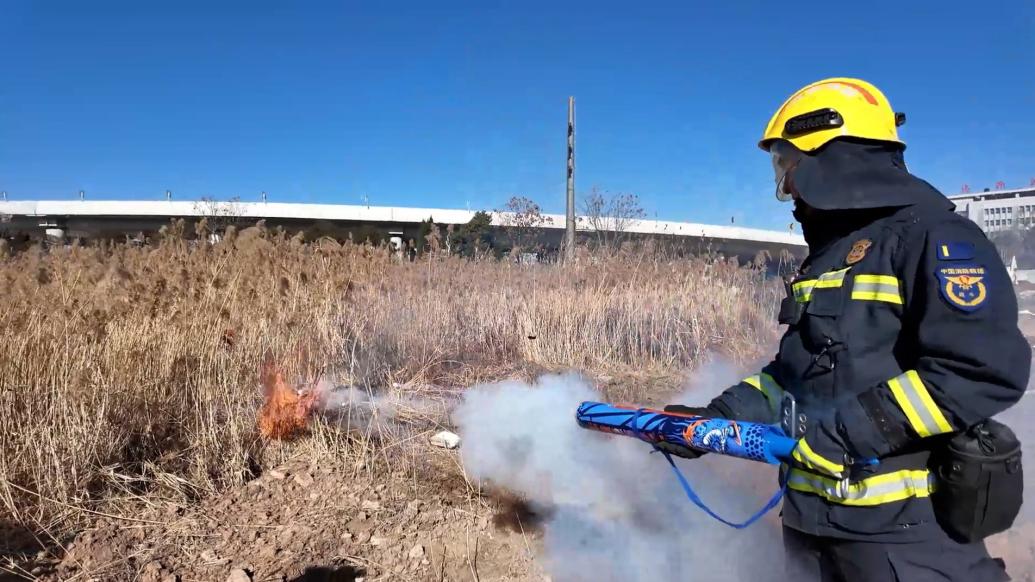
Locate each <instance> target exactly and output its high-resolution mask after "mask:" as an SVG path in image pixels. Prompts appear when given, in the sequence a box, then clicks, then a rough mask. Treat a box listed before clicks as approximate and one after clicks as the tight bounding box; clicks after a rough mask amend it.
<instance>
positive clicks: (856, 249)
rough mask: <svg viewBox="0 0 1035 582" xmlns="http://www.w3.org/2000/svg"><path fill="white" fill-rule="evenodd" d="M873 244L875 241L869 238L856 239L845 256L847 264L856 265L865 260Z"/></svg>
mask: <svg viewBox="0 0 1035 582" xmlns="http://www.w3.org/2000/svg"><path fill="white" fill-rule="evenodd" d="M872 246H873V242H872V241H871V240H870V239H868V238H863V239H859V240H857V241H855V242H854V243H852V250H850V251H848V256H846V257H845V264H846V265H854V264H856V263H858V262H859V261H861V260H863V258H864V257H865V256H866V251H868V250H870V247H872Z"/></svg>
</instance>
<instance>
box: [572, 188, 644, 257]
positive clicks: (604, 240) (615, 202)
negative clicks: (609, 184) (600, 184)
mask: <svg viewBox="0 0 1035 582" xmlns="http://www.w3.org/2000/svg"><path fill="white" fill-rule="evenodd" d="M582 213H583V216H582V217H580V218H582V220H584V221H585V223H586V224H587V225H588V226H589V228H591V229H592V230H593V233H594V234H595V236H596V240H597V245H598V246H599V247H600V248H603V249H609V250H617V249H618V248H619V247H621V245H622V242H624V241H625V239H626V238H628V234H629V228H630V227H631V226H632V225H633V223H635V222H636V221H638V220H642V219H643V218H644V217H645V216H647V213H646V211H644V209H643V207H642V206H641V205H640V197H639V196H637V195H636V194H622V193H618V194H610V193H609V192H607V191H601V190H599V189H598V188H597V187H596V186H594V187H593V189H592V190H590V192H589V194H587V195H586V196H585V197H584V198H583V200H582Z"/></svg>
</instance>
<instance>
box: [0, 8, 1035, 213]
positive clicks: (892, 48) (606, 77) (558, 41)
mask: <svg viewBox="0 0 1035 582" xmlns="http://www.w3.org/2000/svg"><path fill="white" fill-rule="evenodd" d="M0 39H3V47H4V48H3V50H2V52H0V190H6V191H7V192H8V195H9V197H10V198H12V199H14V198H17V199H30V198H71V197H74V196H75V194H76V192H78V190H80V189H84V190H85V191H86V193H87V196H88V197H89V198H93V199H124V198H150V199H160V198H162V196H163V195H164V192H165V190H166V189H171V190H172V191H173V193H174V197H175V198H178V199H197V198H199V197H201V196H214V197H217V198H228V197H232V196H240V197H241V198H242V199H246V200H247V199H257V198H258V196H259V192H260V191H262V190H265V191H267V192H269V193H270V198H271V200H274V201H299V202H338V203H353V204H354V203H361V201H362V200H363V197H364V196H366V199H367V200H369V203H370V204H379V205H405V206H441V207H453V208H464V207H470V208H472V209H477V208H484V209H492V208H498V207H501V206H502V205H503V204H504V203H505V201H506V200H507V198H508V197H509V196H510V195H512V194H520V195H525V196H528V197H530V198H533V199H535V200H537V201H538V202H540V203H541V204H542V205H543V206H544V208H546V209H547V210H549V211H555V212H562V211H563V196H564V156H565V145H564V136H565V134H564V131H565V120H566V102H567V97H568V95H574V96H575V97H576V101H577V112H578V144H577V146H578V151H577V154H578V159H577V162H578V176H577V183H576V188H577V190H578V191H579V192H580V193H581V192H584V191H586V190H588V189H589V188H590V187H591V186H594V185H596V186H598V187H600V188H603V189H606V190H610V191H614V192H633V193H636V194H638V195H639V196H640V197H641V199H642V202H643V205H644V207H645V208H646V209H647V211H648V212H649V214H650V215H651V216H652V217H654V216H657V217H658V218H662V219H673V220H691V221H701V222H714V223H729V221H730V219H731V217H736V221H737V224H745V225H750V226H757V227H763V228H783V227H786V225H787V224H788V222H790V220H791V218H790V208H789V207H787V206H786V205H780V204H779V203H778V202H776V201H775V199H774V197H773V195H772V177H771V170H770V166H769V161H768V159H767V157H766V155H765V154H764V153H763V152H761V151H760V150H758V149H757V147H756V146H755V143H756V142H757V140H758V138H759V135H760V133H761V131H762V128H763V126H764V124H765V122H766V121H767V120H768V118H769V116H770V115H771V114H772V112H773V111H774V110H775V109H776V108H777V107H778V106H779V104H780V103H781V102H782V100H783V99H784V98H786V97H787V96H788V95H789V94H790V93H792V92H793V91H794V90H795V89H797V88H798V87H800V86H801V85H804V84H806V83H808V82H811V81H814V80H817V79H820V78H823V77H828V76H837V75H845V76H858V77H862V78H864V79H867V80H870V81H872V82H874V83H876V84H877V85H878V86H879V87H881V88H882V89H883V90H884V91H885V93H887V94H888V96H889V97H890V99H891V101H892V104H893V106H894V107H895V108H896V109H898V110H902V111H905V112H906V113H907V115H908V118H909V120H908V123H907V124H906V126H905V127H904V128H902V130H903V136H904V138H905V139H906V141H907V142H908V144H909V149H908V150H907V152H906V156H907V161H908V162H909V164H910V168H911V169H912V170H913V171H914V172H915V173H917V174H918V175H920V176H922V177H924V178H925V179H927V180H929V181H931V182H932V183H933V184H934V185H935V186H937V187H939V188H940V189H942V190H943V191H945V192H946V193H953V192H957V191H959V189H960V186H961V185H962V184H964V183H968V184H970V185H971V188H972V189H975V190H978V189H981V188H984V187H986V186H989V187H990V186H993V185H994V183H995V182H996V181H998V180H1003V181H1005V182H1006V183H1007V185H1009V186H1020V185H1027V184H1028V183H1029V182H1030V180H1031V179H1032V178H1035V3H1032V2H1030V1H1025V0H1014V1H1005V2H983V3H975V2H952V1H943V2H926V1H918V2H913V1H910V2H903V1H901V0H900V1H897V2H883V1H880V0H874V1H869V2H851V3H833V2H803V1H799V2H793V3H787V2H733V1H730V2H722V3H720V2H707V3H706V2H688V1H685V0H684V1H682V2H667V1H665V2H662V1H657V2H638V3H633V2H628V1H627V2H621V3H614V2H605V1H600V0H597V1H594V2H580V3H563V2H556V1H555V2H534V1H522V2H492V1H489V0H481V1H478V2H473V1H472V2H467V1H439V2H419V3H418V2H368V3H359V2H343V1H339V2H315V1H313V2H305V1H299V2H284V1H280V2H268V1H261V0H253V1H250V2H247V3H244V2H240V3H238V2H216V1H209V2H195V1H177V2H162V3H158V2H139V1H138V2H110V1H105V0H95V1H91V2H81V1H64V2H58V1H52V2H37V1H35V0H25V1H15V0H0Z"/></svg>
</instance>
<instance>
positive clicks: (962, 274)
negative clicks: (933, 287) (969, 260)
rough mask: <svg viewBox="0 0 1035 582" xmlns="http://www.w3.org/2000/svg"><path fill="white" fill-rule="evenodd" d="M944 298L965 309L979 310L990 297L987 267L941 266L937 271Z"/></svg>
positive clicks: (951, 303)
mask: <svg viewBox="0 0 1035 582" xmlns="http://www.w3.org/2000/svg"><path fill="white" fill-rule="evenodd" d="M937 275H938V282H939V286H938V287H939V289H940V290H941V294H942V298H944V299H945V300H946V301H948V302H949V305H952V306H953V307H955V308H957V309H961V310H963V311H967V312H971V311H977V310H978V309H980V308H981V307H982V306H983V305H984V304H985V300H986V299H987V298H988V288H987V286H986V285H987V281H986V280H985V276H986V273H985V267H983V266H981V265H957V266H952V267H939V268H938V271H937Z"/></svg>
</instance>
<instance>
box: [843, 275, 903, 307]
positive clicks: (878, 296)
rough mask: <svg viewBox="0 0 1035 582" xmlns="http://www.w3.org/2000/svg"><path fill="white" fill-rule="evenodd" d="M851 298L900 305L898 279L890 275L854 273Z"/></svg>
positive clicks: (900, 296) (900, 297)
mask: <svg viewBox="0 0 1035 582" xmlns="http://www.w3.org/2000/svg"><path fill="white" fill-rule="evenodd" d="M852 299H857V300H860V301H884V302H887V303H894V304H895V305H902V295H901V293H899V281H898V279H897V278H896V277H892V276H890V275H856V276H855V282H854V284H853V285H852Z"/></svg>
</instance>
